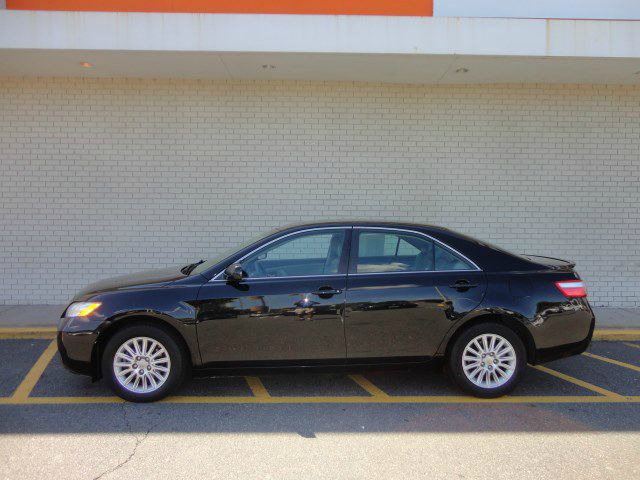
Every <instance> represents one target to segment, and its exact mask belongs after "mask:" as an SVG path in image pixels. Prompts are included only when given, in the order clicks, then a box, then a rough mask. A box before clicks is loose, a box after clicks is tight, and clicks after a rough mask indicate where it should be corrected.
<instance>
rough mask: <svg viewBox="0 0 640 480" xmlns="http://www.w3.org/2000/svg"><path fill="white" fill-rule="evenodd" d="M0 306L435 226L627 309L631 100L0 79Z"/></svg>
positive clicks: (637, 143)
mask: <svg viewBox="0 0 640 480" xmlns="http://www.w3.org/2000/svg"><path fill="white" fill-rule="evenodd" d="M0 159H1V164H0V165H1V167H0V192H1V193H0V198H1V201H2V204H1V208H0V222H1V224H0V226H1V231H0V304H2V303H5V304H13V303H60V302H64V301H66V300H67V299H68V298H69V297H70V296H71V295H72V293H73V292H74V291H75V290H76V289H78V288H80V287H82V286H83V285H84V284H86V283H87V282H90V281H94V280H97V279H99V278H103V277H108V276H112V275H117V274H122V273H126V272H130V271H135V270H139V269H144V268H151V267H157V266H163V265H169V264H174V263H180V262H182V263H185V262H187V261H191V260H197V259H199V258H207V257H210V256H212V255H215V254H216V253H217V252H218V251H220V250H222V249H223V248H226V247H229V246H232V245H234V244H236V243H237V242H240V241H242V240H243V239H245V238H246V237H248V236H250V235H253V234H255V233H257V232H259V231H262V230H267V229H269V228H271V227H274V226H279V225H282V224H286V223H290V222H295V221H300V220H310V219H322V218H336V217H337V218H340V217H366V218H383V219H401V220H411V221H418V222H430V223H434V224H440V225H445V226H450V227H452V228H455V229H458V230H460V231H463V232H467V233H469V234H471V235H475V236H477V237H479V238H483V239H487V240H490V241H493V242H495V243H498V244H500V245H502V246H504V247H506V248H508V249H513V250H515V251H519V252H528V253H539V254H543V255H551V256H558V257H561V258H570V259H574V260H576V261H577V262H578V270H579V271H580V273H581V274H582V275H583V277H584V278H586V280H587V281H588V282H589V287H590V291H591V299H592V302H593V304H595V305H603V306H626V307H632V306H640V249H639V248H638V244H639V240H640V223H639V222H640V210H639V209H640V183H639V181H640V178H639V177H640V88H639V87H632V86H627V87H617V86H562V85H561V86H558V85H556V86H544V85H524V86H523V85H507V86H406V85H405V86H399V85H379V84H353V83H307V82H258V81H234V82H231V81H230V82H223V81H185V80H175V81H168V80H162V81H160V80H158V81H152V80H132V79H128V80H127V79H120V80H98V79H84V80H82V79H53V78H50V79H31V78H14V79H6V78H5V79H0Z"/></svg>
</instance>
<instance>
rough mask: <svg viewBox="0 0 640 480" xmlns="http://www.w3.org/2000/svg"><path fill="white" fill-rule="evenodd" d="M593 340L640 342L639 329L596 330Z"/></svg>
mask: <svg viewBox="0 0 640 480" xmlns="http://www.w3.org/2000/svg"><path fill="white" fill-rule="evenodd" d="M593 339H594V340H614V341H615V340H626V341H628V342H629V341H637V340H640V328H596V330H595V331H594V332H593Z"/></svg>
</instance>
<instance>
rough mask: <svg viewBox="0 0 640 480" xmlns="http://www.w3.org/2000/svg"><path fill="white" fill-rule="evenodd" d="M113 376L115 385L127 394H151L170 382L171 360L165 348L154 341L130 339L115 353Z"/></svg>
mask: <svg viewBox="0 0 640 480" xmlns="http://www.w3.org/2000/svg"><path fill="white" fill-rule="evenodd" d="M113 372H114V373H115V377H116V380H117V381H118V383H119V384H120V385H121V386H122V387H123V388H125V389H127V390H129V391H130V392H134V393H149V392H153V391H155V390H157V389H159V388H160V387H162V386H163V385H164V384H165V383H166V381H167V378H169V373H170V372H171V357H170V356H169V352H168V351H167V349H166V348H165V347H164V345H162V344H161V343H160V342H158V341H157V340H154V339H153V338H149V337H134V338H130V339H129V340H127V341H125V342H124V343H123V344H122V345H120V347H119V348H118V349H117V350H116V353H115V355H114V356H113Z"/></svg>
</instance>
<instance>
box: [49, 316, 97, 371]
mask: <svg viewBox="0 0 640 480" xmlns="http://www.w3.org/2000/svg"><path fill="white" fill-rule="evenodd" d="M87 327H88V325H86V324H80V325H79V324H78V323H77V322H74V321H73V319H67V318H62V319H60V323H59V324H58V335H57V343H58V351H59V352H60V358H61V359H62V364H63V365H64V366H65V368H67V369H68V370H70V371H72V372H74V373H79V374H82V375H93V367H94V365H93V355H94V351H95V345H96V341H97V339H98V333H97V332H96V331H95V330H94V329H91V328H92V327H93V325H91V327H89V328H90V329H87Z"/></svg>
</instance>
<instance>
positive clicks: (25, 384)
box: [12, 340, 58, 400]
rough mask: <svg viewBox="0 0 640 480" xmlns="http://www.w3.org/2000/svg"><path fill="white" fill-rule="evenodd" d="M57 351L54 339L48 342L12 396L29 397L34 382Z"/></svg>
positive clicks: (23, 398)
mask: <svg viewBox="0 0 640 480" xmlns="http://www.w3.org/2000/svg"><path fill="white" fill-rule="evenodd" d="M57 351H58V346H57V344H56V341H55V340H54V341H52V342H51V343H50V344H49V346H48V347H47V348H46V349H45V351H44V352H42V355H40V358H38V361H37V362H36V363H35V364H34V365H33V367H31V370H29V373H27V376H26V377H24V379H23V380H22V382H21V383H20V385H18V388H16V391H15V392H14V393H13V397H12V398H14V399H16V400H25V399H27V398H28V397H29V395H30V394H31V391H32V390H33V387H35V386H36V383H37V382H38V380H39V379H40V377H41V376H42V374H43V372H44V371H45V369H46V368H47V365H49V362H51V359H52V358H53V356H54V355H55V354H56V352H57Z"/></svg>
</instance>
